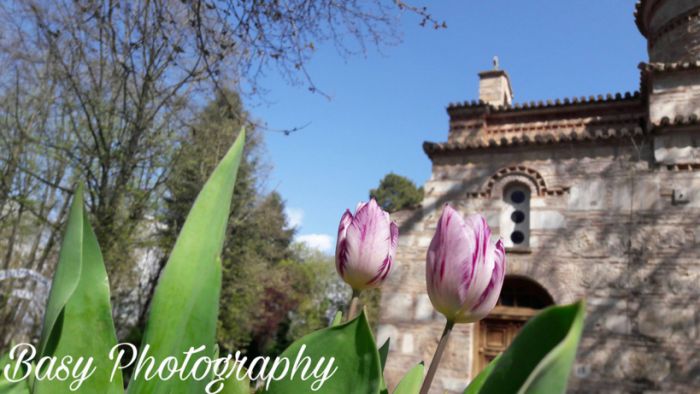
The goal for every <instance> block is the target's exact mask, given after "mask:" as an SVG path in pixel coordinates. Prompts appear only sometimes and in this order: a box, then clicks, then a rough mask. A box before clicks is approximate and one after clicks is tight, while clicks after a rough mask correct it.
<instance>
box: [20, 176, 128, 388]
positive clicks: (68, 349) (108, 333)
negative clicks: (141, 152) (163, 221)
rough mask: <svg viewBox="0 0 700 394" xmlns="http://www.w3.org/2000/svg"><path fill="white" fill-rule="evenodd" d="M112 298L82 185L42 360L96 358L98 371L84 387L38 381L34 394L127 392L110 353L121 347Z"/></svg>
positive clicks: (44, 335) (41, 346)
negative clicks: (46, 358) (85, 206)
mask: <svg viewBox="0 0 700 394" xmlns="http://www.w3.org/2000/svg"><path fill="white" fill-rule="evenodd" d="M109 300H110V298H109V281H108V279H107V271H106V269H105V265H104V262H103V260H102V254H101V252H100V247H99V245H98V244H97V238H96V237H95V233H94V232H93V231H92V227H91V226H90V223H89V222H88V220H87V213H86V211H85V209H84V208H83V188H82V186H78V188H77V190H76V191H75V195H74V196H73V202H72V205H71V208H70V212H69V214H68V222H67V224H66V230H65V235H64V237H63V243H62V244H61V251H60V253H59V258H58V265H57V266H56V271H55V273H54V277H53V281H52V284H51V292H50V293H49V299H48V302H47V306H46V312H45V315H44V325H43V329H42V332H41V340H40V342H39V355H40V356H42V357H43V356H51V357H56V358H58V359H63V358H64V357H68V356H70V357H72V359H73V360H74V362H77V360H78V359H80V358H81V357H82V358H83V366H85V363H86V362H87V360H88V359H89V358H90V357H91V358H92V360H93V363H92V365H91V369H92V368H94V372H93V373H92V374H91V375H90V376H89V377H88V378H87V379H85V380H84V382H83V383H82V384H80V385H79V386H75V384H77V383H76V382H75V381H74V380H73V379H66V380H64V381H61V380H59V379H51V380H49V379H45V380H36V381H35V382H34V389H33V393H60V392H69V391H71V385H74V386H73V388H76V387H77V388H78V389H79V390H80V391H84V392H93V393H123V387H124V386H123V383H122V376H121V373H120V371H116V373H115V376H114V377H112V376H111V375H112V366H113V363H114V362H113V361H112V360H110V359H109V353H110V350H111V349H112V348H113V347H114V346H115V345H116V344H117V336H116V333H115V330H114V322H113V321H112V307H111V305H110V301H109Z"/></svg>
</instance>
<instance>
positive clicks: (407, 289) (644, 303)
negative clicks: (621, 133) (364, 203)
mask: <svg viewBox="0 0 700 394" xmlns="http://www.w3.org/2000/svg"><path fill="white" fill-rule="evenodd" d="M513 166H524V167H527V168H529V169H532V170H535V171H537V172H538V173H539V174H540V175H541V176H542V178H543V179H544V180H545V182H546V185H547V187H548V188H551V187H553V186H560V187H565V188H568V192H566V193H564V194H561V195H537V191H536V190H532V197H531V222H530V223H531V235H530V245H531V248H530V249H531V251H530V253H524V254H514V253H508V255H507V256H508V257H507V258H508V266H507V273H508V274H511V275H512V274H517V275H523V276H526V277H528V278H531V279H532V280H534V281H536V282H538V283H539V284H541V285H542V286H543V287H545V288H546V289H547V291H549V293H550V294H551V295H552V296H553V298H554V300H555V302H556V303H568V302H572V301H574V300H576V299H578V298H581V297H585V298H586V299H587V302H588V303H587V305H588V306H587V318H586V327H585V331H584V337H583V340H582V343H581V347H580V349H579V354H578V358H577V362H576V365H575V368H574V371H573V373H572V380H571V384H570V391H571V392H573V393H579V392H580V393H584V392H606V393H607V392H620V393H623V392H624V393H626V392H664V393H672V392H677V393H690V392H694V390H697V388H698V387H700V332H699V330H700V308H698V302H699V301H700V286H699V285H698V283H700V234H699V233H698V231H699V230H698V223H700V172H698V171H692V170H688V171H684V170H669V169H668V168H667V167H666V166H660V165H656V164H654V160H653V143H652V141H651V139H650V138H649V139H648V140H645V141H642V142H641V143H639V142H637V143H632V142H631V141H621V142H610V141H607V142H604V143H596V142H595V141H594V142H590V143H576V144H558V145H550V146H544V147H542V146H539V147H532V146H531V147H521V148H497V150H481V151H470V152H469V154H468V155H467V154H453V155H443V156H439V157H435V158H434V161H433V176H432V178H431V179H430V180H429V181H428V182H427V183H426V185H425V190H426V196H425V199H424V201H423V204H422V208H420V209H417V210H414V211H404V212H399V213H398V214H397V215H395V217H396V218H397V219H398V220H399V222H400V227H401V235H400V238H399V250H398V253H397V258H396V270H395V271H394V272H393V273H392V275H391V278H390V280H389V282H388V283H386V286H385V289H384V291H383V295H382V321H381V322H380V324H379V325H378V337H379V338H378V341H379V342H380V343H381V342H382V341H383V340H384V338H386V337H391V341H392V346H391V351H390V354H389V361H388V365H387V369H386V375H387V380H388V383H389V386H390V387H393V386H394V385H395V384H396V383H397V382H398V380H399V379H400V377H401V376H402V375H403V374H404V373H405V372H406V371H408V369H409V368H410V367H411V366H413V365H414V364H415V363H417V362H419V361H421V360H423V361H425V363H426V365H428V364H429V362H430V358H431V357H432V354H433V352H434V350H435V347H436V345H437V341H438V338H439V335H440V333H441V331H442V328H443V325H444V318H443V317H442V316H440V315H439V314H436V313H435V312H434V311H433V309H432V306H431V304H430V301H429V299H428V297H427V294H426V289H425V253H426V250H427V247H428V244H429V242H430V239H431V237H432V234H433V232H434V230H435V225H436V222H437V219H438V217H439V214H440V208H441V207H442V205H443V204H444V203H445V202H449V203H450V204H452V205H453V206H455V207H458V208H459V209H460V210H461V211H462V212H464V213H465V214H466V213H469V212H481V213H483V214H484V215H485V216H486V217H487V219H488V221H489V224H490V226H491V227H492V228H493V229H494V231H495V232H498V227H499V213H500V210H501V208H502V204H503V203H502V202H501V200H502V187H503V186H504V185H505V184H507V183H508V182H510V181H513V180H521V181H522V180H524V179H525V178H526V177H525V176H523V175H518V172H517V171H515V172H513V174H512V175H507V176H505V177H503V178H501V179H500V180H499V181H498V182H497V183H496V184H495V185H494V187H493V188H492V189H493V190H492V191H491V192H492V194H491V196H490V197H469V195H470V193H475V192H479V191H483V188H484V185H486V184H487V182H488V180H489V178H490V177H491V176H493V175H494V174H495V173H496V172H497V171H499V170H500V169H502V168H508V167H513ZM525 180H526V179H525ZM533 187H535V186H533ZM679 188H680V189H682V190H683V191H684V193H685V194H686V196H687V198H688V202H687V203H684V204H674V203H673V201H672V192H673V190H674V189H679ZM473 341H474V339H473V338H472V327H471V325H468V324H467V325H461V326H459V327H458V329H457V330H456V331H455V332H454V334H453V336H452V337H451V342H450V345H449V350H448V352H447V354H446V355H445V357H444V359H443V363H442V367H441V369H440V370H439V372H438V375H437V377H436V381H435V383H434V385H433V390H432V392H434V393H442V392H444V391H448V392H461V390H463V389H464V387H465V386H466V384H467V383H468V381H469V379H471V378H472V376H471V369H472V359H473V346H474V345H473Z"/></svg>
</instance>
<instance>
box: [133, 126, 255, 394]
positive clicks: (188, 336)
mask: <svg viewBox="0 0 700 394" xmlns="http://www.w3.org/2000/svg"><path fill="white" fill-rule="evenodd" d="M244 141H245V130H241V132H240V134H239V136H238V138H237V139H236V142H234V144H233V146H232V147H231V148H230V149H229V151H228V152H227V153H226V155H225V156H224V158H223V159H222V160H221V162H220V163H219V165H218V166H217V167H216V169H215V170H214V172H213V173H212V175H211V176H210V177H209V180H207V182H206V184H205V185H204V187H203V188H202V190H201V191H200V192H199V195H198V196H197V199H196V200H195V202H194V204H193V205H192V209H191V210H190V212H189V214H188V215H187V219H186V220H185V223H184V225H183V227H182V231H180V234H179V236H178V238H177V241H176V242H175V246H174V247H173V250H172V252H171V253H170V257H169V258H168V262H167V263H166V265H165V268H164V269H163V272H162V274H161V276H160V279H159V281H158V285H157V287H156V290H155V293H154V295H153V300H152V302H151V311H150V314H149V319H148V322H147V324H146V330H145V333H144V337H143V343H142V346H141V350H140V352H139V354H140V355H143V354H144V353H145V352H146V349H145V347H146V346H148V351H147V354H148V356H152V357H154V359H155V361H156V365H160V363H161V362H163V360H165V359H166V357H175V358H176V359H177V362H178V365H183V362H184V359H185V357H186V355H185V353H184V352H187V351H189V350H190V349H191V348H194V349H197V348H200V347H202V346H205V348H204V350H202V352H200V353H196V354H195V355H194V356H193V357H194V358H195V359H196V358H199V357H203V356H207V357H212V356H213V355H214V353H215V343H216V342H215V340H216V324H217V317H218V313H219V293H220V290H221V261H220V254H221V249H222V247H223V242H224V236H225V232H226V226H227V223H228V218H229V210H230V206H231V199H232V195H233V187H234V184H235V182H236V174H237V172H238V166H239V164H240V161H241V157H242V153H243V145H244ZM202 368H203V369H204V368H206V367H202ZM194 372H195V373H197V371H194ZM204 372H205V371H199V374H202V373H204ZM145 377H146V376H145V374H144V371H142V373H141V374H139V375H136V373H134V376H132V381H131V383H130V384H129V388H128V392H129V393H137V394H141V393H149V394H151V393H202V392H204V387H205V386H206V385H207V383H208V381H207V379H202V380H199V381H198V380H196V379H194V378H193V377H192V376H190V377H188V378H186V379H185V380H181V379H180V378H179V377H174V378H172V379H167V380H164V379H159V377H158V376H155V377H153V378H151V379H150V380H147V379H145ZM146 378H147V377H146Z"/></svg>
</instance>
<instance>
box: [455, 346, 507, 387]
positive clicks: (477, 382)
mask: <svg viewBox="0 0 700 394" xmlns="http://www.w3.org/2000/svg"><path fill="white" fill-rule="evenodd" d="M500 358H501V355H500V354H499V355H498V356H496V358H494V359H493V360H491V362H490V363H489V365H487V366H486V368H484V369H483V371H481V372H479V374H478V375H476V377H475V378H474V379H472V381H471V382H469V386H467V388H466V389H465V390H464V394H477V393H478V392H479V390H481V387H482V386H483V385H484V382H486V378H488V377H489V375H490V374H491V371H493V369H494V368H495V367H496V363H497V362H498V360H499V359H500Z"/></svg>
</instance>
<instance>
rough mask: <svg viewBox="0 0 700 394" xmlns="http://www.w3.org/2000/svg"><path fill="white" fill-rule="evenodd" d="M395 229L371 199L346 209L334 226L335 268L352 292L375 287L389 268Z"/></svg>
mask: <svg viewBox="0 0 700 394" xmlns="http://www.w3.org/2000/svg"><path fill="white" fill-rule="evenodd" d="M398 241H399V228H398V227H397V226H396V223H394V222H392V221H391V219H390V218H389V214H388V213H387V212H385V211H384V210H383V209H382V208H381V207H380V206H379V205H378V204H377V202H376V201H375V200H374V199H371V200H370V201H369V202H368V203H360V204H358V206H357V209H356V210H355V216H353V215H352V214H351V213H350V210H346V211H345V213H344V214H343V217H342V218H341V219H340V225H339V226H338V241H337V244H336V248H335V268H336V270H337V271H338V274H339V275H340V277H341V278H343V280H344V281H345V283H347V284H349V285H350V286H351V287H352V288H353V290H358V291H359V290H364V289H368V288H372V287H379V286H380V285H381V284H382V282H384V280H385V279H386V277H387V275H389V271H391V266H392V265H393V260H394V255H395V253H396V246H397V244H398Z"/></svg>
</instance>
